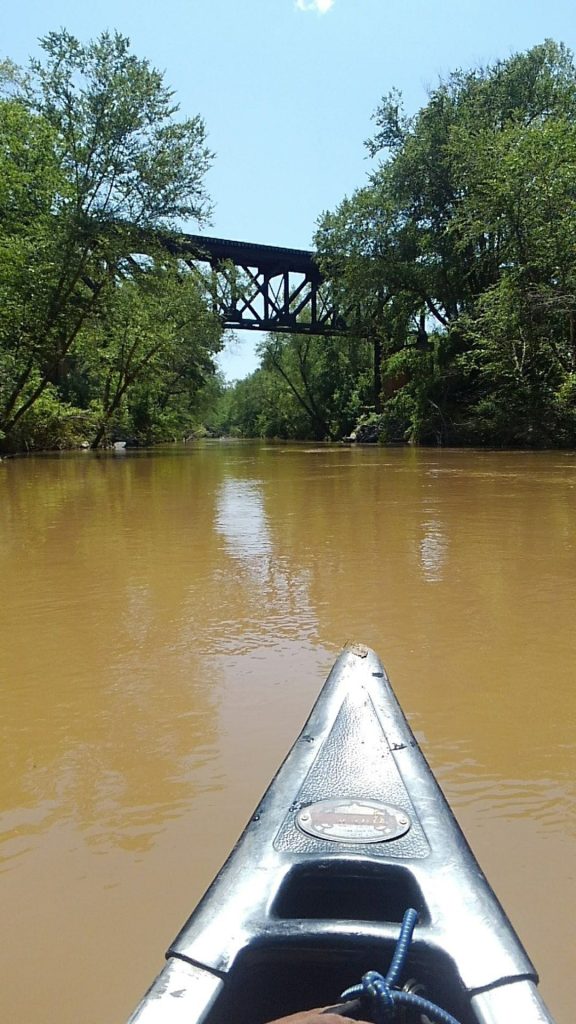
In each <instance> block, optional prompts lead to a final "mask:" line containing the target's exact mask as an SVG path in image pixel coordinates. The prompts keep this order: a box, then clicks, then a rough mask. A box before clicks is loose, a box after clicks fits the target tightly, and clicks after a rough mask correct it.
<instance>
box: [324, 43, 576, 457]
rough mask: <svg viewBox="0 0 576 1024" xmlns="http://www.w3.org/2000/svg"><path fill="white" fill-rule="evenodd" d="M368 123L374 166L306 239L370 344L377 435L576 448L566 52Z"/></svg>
mask: <svg viewBox="0 0 576 1024" xmlns="http://www.w3.org/2000/svg"><path fill="white" fill-rule="evenodd" d="M375 121H376V125H377V131H376V133H375V136H374V138H373V139H372V140H371V141H370V142H369V143H368V144H367V145H368V148H369V150H370V152H371V154H372V155H375V156H379V157H380V159H381V163H380V164H379V166H377V168H376V169H375V171H373V173H372V174H371V176H370V180H369V183H368V185H366V186H365V187H364V188H362V189H359V190H358V191H357V192H356V193H355V194H354V195H353V196H352V197H351V198H349V199H345V200H344V201H343V202H342V203H341V204H340V206H339V207H338V208H337V210H336V211H335V212H333V213H328V214H325V215H324V217H323V218H322V220H321V222H320V225H319V230H318V233H317V238H316V243H317V248H318V253H319V258H320V261H321V264H322V266H323V269H324V271H325V273H326V274H327V276H329V277H330V278H332V279H334V282H335V288H336V290H337V292H338V294H339V298H340V301H341V303H342V304H343V305H344V306H345V307H346V308H351V309H357V310H359V311H360V315H359V322H360V323H361V324H362V327H363V329H364V331H365V332H366V333H367V334H368V335H369V336H372V337H378V338H379V339H380V342H381V345H382V348H383V356H384V363H383V397H384V414H383V429H384V434H385V436H387V437H389V438H392V439H398V438H399V437H404V438H406V439H409V440H411V441H415V442H420V443H422V442H425V443H433V442H438V441H440V442H442V443H452V444H457V443H475V444H477V443H487V444H497V443H501V444H515V445H518V444H525V445H535V444H539V445H543V444H554V443H564V444H574V443H576V435H575V433H574V414H573V408H572V406H571V404H570V403H571V397H570V396H572V395H573V391H572V389H571V387H569V386H566V387H565V382H566V381H567V380H571V379H572V375H573V374H574V372H576V345H575V340H576V321H575V319H574V318H575V314H576V244H575V243H576V216H575V214H576V209H575V203H576V187H575V184H576V69H575V67H574V62H573V58H572V54H571V53H570V52H569V51H568V50H567V49H566V48H565V47H564V46H561V45H557V44H555V43H553V42H550V41H547V42H545V43H544V44H542V45H541V46H536V47H534V48H533V49H531V50H529V51H527V52H526V53H521V54H516V55H514V56H513V57H511V58H509V59H508V60H506V61H501V62H498V63H497V64H495V65H493V66H492V67H488V68H480V69H476V70H472V71H466V72H463V71H457V72H455V73H453V74H452V75H450V76H449V78H448V79H447V80H446V81H445V82H441V83H440V84H439V86H438V87H437V88H436V89H434V90H433V91H432V92H431V94H430V97H429V101H428V103H427V104H426V106H425V107H424V108H423V109H422V110H421V111H419V112H418V114H416V115H415V116H414V117H411V118H409V117H407V116H406V115H405V114H404V112H403V110H402V104H401V97H400V96H399V94H397V93H393V94H390V95H388V96H386V97H385V98H384V99H383V101H382V103H381V105H380V106H379V108H378V110H377V111H376V115H375ZM434 324H435V325H436V330H437V332H438V333H437V334H436V336H435V337H433V338H432V340H431V331H432V327H433V325H434ZM415 349H417V350H420V353H425V352H426V351H428V357H427V358H419V359H417V360H416V361H414V351H415ZM403 353H407V357H406V359H405V358H404V357H402V358H400V359H398V358H397V357H398V356H402V354H403ZM406 360H407V361H406ZM560 396H563V397H560Z"/></svg>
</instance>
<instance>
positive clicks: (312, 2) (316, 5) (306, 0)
mask: <svg viewBox="0 0 576 1024" xmlns="http://www.w3.org/2000/svg"><path fill="white" fill-rule="evenodd" d="M333 5H334V0H296V7H297V8H298V10H299V11H317V12H318V14H327V13H328V11H329V10H330V8H331V7H333Z"/></svg>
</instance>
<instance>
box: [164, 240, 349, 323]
mask: <svg viewBox="0 0 576 1024" xmlns="http://www.w3.org/2000/svg"><path fill="white" fill-rule="evenodd" d="M161 242H162V244H163V245H164V246H165V248H166V249H168V251H169V252H171V253H173V254H174V255H175V256H178V257H179V258H180V259H182V260H184V262H185V263H186V264H187V265H188V266H189V267H190V268H191V269H195V270H197V271H199V272H200V273H202V275H203V277H204V279H205V281H207V284H208V287H209V290H210V293H211V295H212V302H213V308H214V311H215V312H216V313H217V314H218V315H219V316H220V319H221V321H222V324H223V326H224V327H230V328H235V329H236V330H248V331H274V332H279V333H288V334H343V333H345V332H346V331H347V325H346V322H345V320H344V319H343V317H342V316H341V315H340V314H339V313H338V310H337V309H336V307H335V304H334V302H333V299H332V294H331V290H330V287H329V285H328V284H327V283H325V282H324V280H323V277H322V273H321V271H320V268H319V266H318V264H317V263H316V262H315V260H314V256H313V254H312V253H311V252H308V251H307V250H306V249H282V248H280V247H279V246H275V245H256V244H254V243H252V242H234V241H232V240H230V239H226V238H209V237H207V236H205V235H186V234H174V235H165V236H162V238H161ZM202 264H208V266H209V269H208V272H206V270H203V269H202V267H201V265H202Z"/></svg>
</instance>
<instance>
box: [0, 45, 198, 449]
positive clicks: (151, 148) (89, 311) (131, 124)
mask: <svg viewBox="0 0 576 1024" xmlns="http://www.w3.org/2000/svg"><path fill="white" fill-rule="evenodd" d="M41 45H42V48H43V50H44V58H43V60H34V61H31V63H30V68H29V71H28V74H27V75H26V76H22V75H20V77H19V79H18V80H16V76H15V74H13V73H12V74H5V75H4V78H5V79H7V80H8V86H6V84H5V85H4V88H5V92H7V90H8V87H9V88H10V91H11V95H10V96H9V98H7V99H4V100H3V101H2V106H3V109H4V118H5V119H6V118H8V117H12V119H13V120H15V119H17V118H18V117H19V118H20V121H21V124H22V127H23V130H25V133H26V135H25V137H26V139H27V143H26V146H25V147H24V149H26V148H27V147H28V144H29V149H30V152H31V153H33V154H34V156H33V160H34V161H36V162H37V164H38V166H39V167H40V166H41V165H42V164H44V165H47V166H49V168H50V173H49V174H48V175H46V177H45V178H43V177H42V173H40V174H39V177H40V178H41V179H42V187H41V189H40V192H41V195H42V201H40V203H39V209H38V210H37V211H35V212H33V215H29V216H27V214H28V213H29V211H28V208H27V207H26V206H25V205H24V206H22V205H21V206H20V207H19V209H18V210H17V211H16V212H15V214H14V218H13V226H12V229H11V230H7V229H6V228H5V227H4V226H3V227H2V229H1V233H2V243H1V244H3V245H5V246H6V245H7V246H8V247H9V248H10V251H11V252H13V253H16V256H14V258H13V259H12V260H11V261H10V265H14V266H15V265H16V262H17V253H18V251H24V250H25V249H26V247H28V250H30V249H32V250H33V259H32V262H31V264H30V265H29V266H28V265H27V266H26V267H25V268H24V272H23V274H22V277H21V285H20V289H19V290H18V289H16V291H15V292H13V291H12V288H13V281H14V278H15V274H14V273H12V275H11V280H4V282H3V284H4V289H5V291H7V292H8V293H9V295H10V296H11V297H12V305H13V306H19V307H21V306H22V299H21V296H22V295H24V294H25V295H26V296H27V302H26V305H27V312H26V315H25V316H23V317H22V316H18V315H17V313H16V310H15V309H14V315H11V314H10V312H9V313H8V314H7V316H6V317H5V318H4V329H3V349H4V352H5V353H6V352H7V353H9V356H8V357H6V356H5V357H4V361H5V362H7V364H8V365H7V367H6V368H7V376H6V378H5V383H4V388H3V392H2V396H1V397H2V405H1V407H0V430H1V431H2V432H3V433H4V434H5V435H10V433H11V432H12V431H13V430H14V428H15V427H16V425H17V424H18V422H19V420H20V419H21V418H22V417H23V416H25V415H26V414H27V412H28V411H29V410H30V409H31V408H32V407H33V405H34V403H35V402H37V401H38V399H39V398H40V396H41V395H42V394H43V392H44V391H45V389H46V388H47V387H49V386H51V385H54V384H55V385H58V383H59V381H60V377H61V373H62V367H63V365H64V363H65V361H66V360H67V359H69V358H70V357H71V355H72V354H73V353H74V351H75V348H76V346H77V342H78V339H79V337H80V335H81V334H82V332H84V331H85V328H86V326H87V325H88V324H89V322H90V320H91V318H92V317H94V316H95V315H96V312H97V310H98V308H99V306H100V304H101V303H103V302H104V301H105V297H106V295H107V293H108V292H109V291H110V290H111V289H114V288H116V287H117V284H118V275H119V272H120V271H121V270H122V267H123V265H124V264H125V262H126V261H127V260H129V259H130V257H131V256H132V255H133V254H134V253H135V252H136V253H138V252H142V251H147V252H149V253H150V254H151V255H154V254H155V249H154V242H153V240H151V239H152V237H153V236H152V235H150V234H147V233H150V232H151V231H153V230H154V229H157V228H163V229H169V228H171V227H173V226H174V225H175V224H176V222H177V221H178V220H179V219H180V218H190V217H191V218H194V219H195V220H196V221H197V222H198V223H200V224H201V223H204V222H205V220H206V218H207V215H208V213H209V204H208V198H207V195H206V191H205V187H204V176H205V172H206V170H207V168H208V166H209V164H210V161H211V157H212V154H211V153H210V152H209V150H208V148H207V146H206V130H205V126H204V123H203V121H202V119H201V118H200V117H193V118H190V119H186V120H182V121H178V120H177V119H176V114H177V112H178V107H177V105H176V104H175V103H174V101H173V94H172V93H171V92H170V90H169V89H168V88H167V87H166V86H165V84H164V82H163V78H162V75H161V74H160V73H159V72H158V71H156V70H155V69H154V68H152V67H150V65H149V63H148V62H147V61H146V60H140V59H137V58H136V57H135V56H133V55H132V54H131V53H130V50H129V41H128V40H127V39H125V38H124V37H122V36H121V35H119V34H117V33H116V34H114V35H110V34H108V33H103V34H102V35H101V36H100V37H99V38H98V39H97V40H96V41H94V42H91V43H88V44H86V45H83V44H81V43H80V42H79V41H78V40H77V39H75V37H74V36H72V35H70V34H69V33H68V32H66V31H61V32H58V33H50V34H49V35H48V36H46V37H45V38H44V39H43V40H42V41H41ZM15 111H17V112H18V113H17V114H16V113H15ZM13 135H14V132H12V136H11V137H10V138H11V140H12V141H10V140H9V149H8V152H4V153H3V154H2V156H3V159H4V162H6V161H7V162H8V163H9V164H10V166H11V168H12V172H13V173H12V175H11V181H12V182H13V184H12V194H13V197H14V203H17V201H18V199H19V197H21V196H22V195H23V191H24V188H23V183H24V182H25V176H26V173H29V170H26V168H23V167H22V160H20V161H19V159H18V147H17V146H15V145H14V146H13ZM16 179H18V180H19V181H20V185H22V187H20V185H18V183H17V180H16ZM162 258H163V259H165V256H164V255H163V257H162ZM20 263H21V265H22V259H20ZM144 276H145V275H144ZM137 279H138V275H137V274H136V273H134V276H133V280H134V285H135V287H138V284H137ZM11 281H12V283H11ZM30 311H33V312H30Z"/></svg>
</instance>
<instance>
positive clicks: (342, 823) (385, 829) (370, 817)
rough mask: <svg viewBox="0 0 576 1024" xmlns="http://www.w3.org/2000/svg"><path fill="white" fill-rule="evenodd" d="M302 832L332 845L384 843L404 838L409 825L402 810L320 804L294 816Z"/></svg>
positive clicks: (372, 804) (375, 804)
mask: <svg viewBox="0 0 576 1024" xmlns="http://www.w3.org/2000/svg"><path fill="white" fill-rule="evenodd" d="M296 824H297V825H298V827H299V828H300V829H302V831H303V832H306V833H307V834H308V835H309V836H315V837H316V838H317V839H327V840H329V841H330V842H332V843H385V842H388V841H389V840H391V839H398V838H399V837H400V836H403V835H405V834H406V832H407V831H408V829H409V828H410V825H411V821H410V818H409V816H408V814H407V813H406V811H405V810H404V809H403V808H402V807H394V806H393V805H392V804H383V803H380V802H379V801H377V800H361V799H360V800H354V799H353V798H348V799H344V800H343V799H341V798H340V799H334V800H319V801H318V802H317V803H315V804H310V805H309V806H308V807H303V808H302V809H301V810H300V811H298V814H297V815H296Z"/></svg>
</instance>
